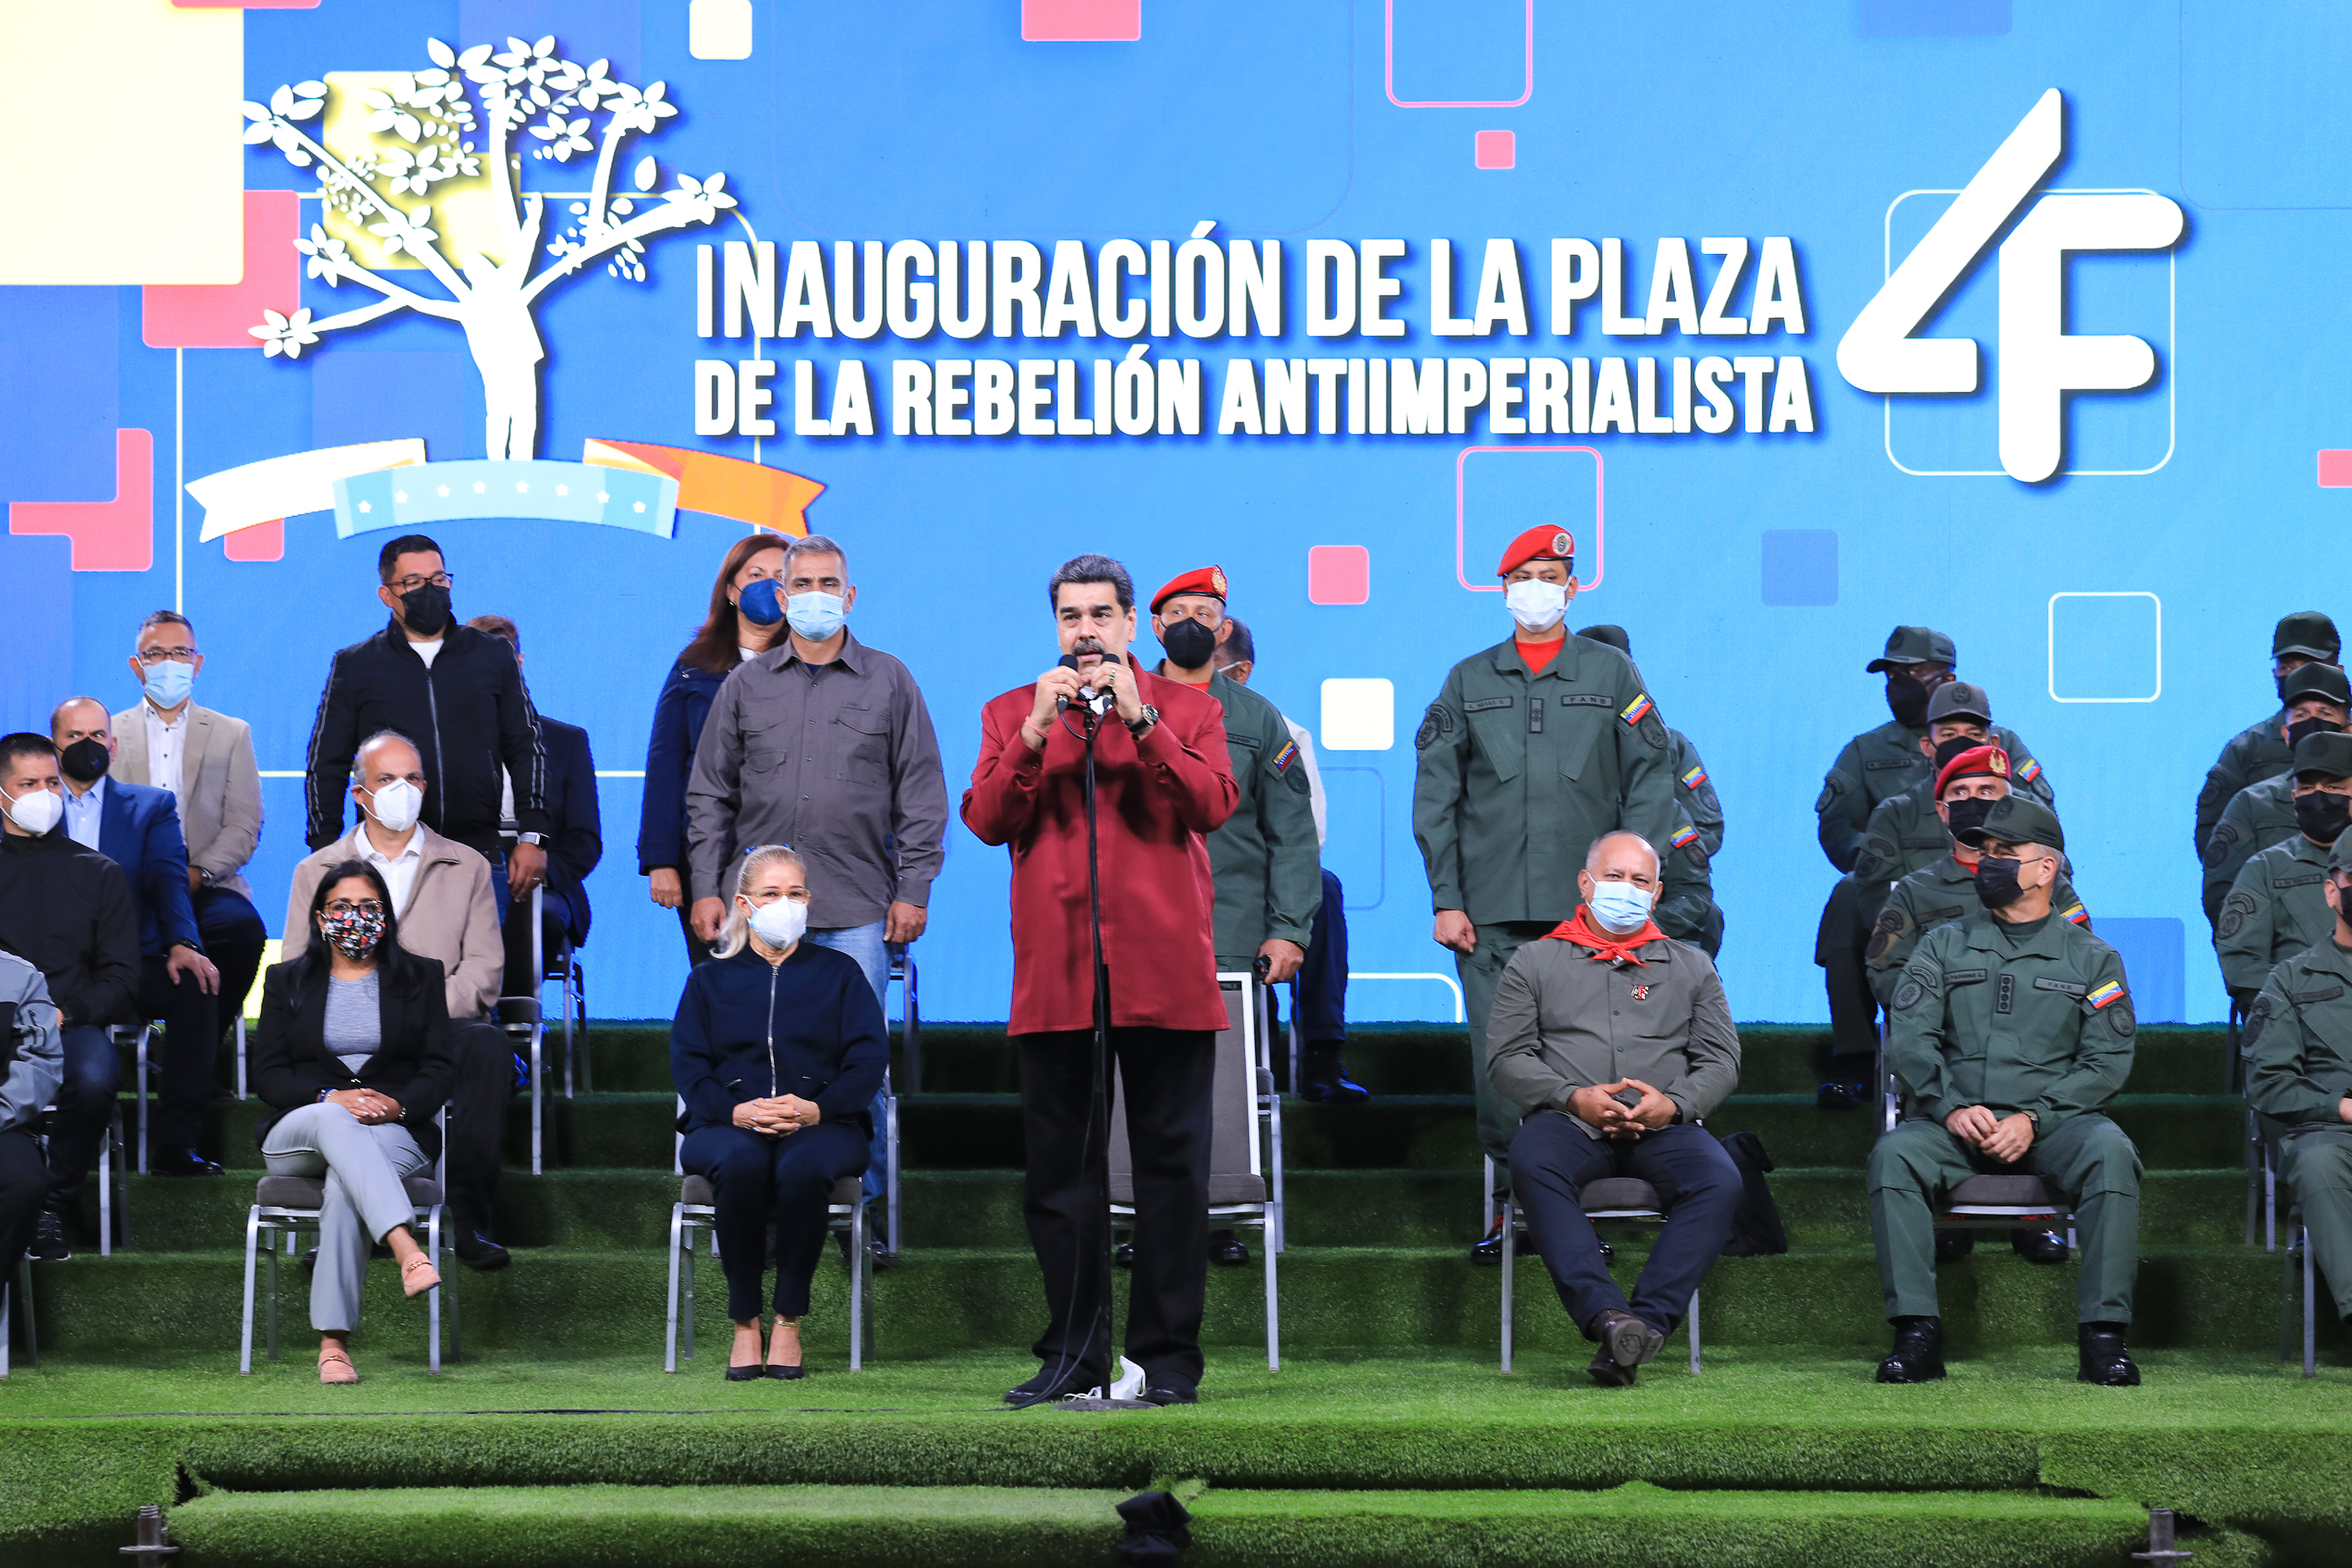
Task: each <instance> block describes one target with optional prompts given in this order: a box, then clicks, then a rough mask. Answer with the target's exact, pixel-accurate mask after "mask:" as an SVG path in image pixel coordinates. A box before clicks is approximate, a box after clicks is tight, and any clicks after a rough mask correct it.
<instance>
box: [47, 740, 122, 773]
mask: <svg viewBox="0 0 2352 1568" xmlns="http://www.w3.org/2000/svg"><path fill="white" fill-rule="evenodd" d="M113 765H114V753H113V752H110V751H108V750H107V749H106V742H103V741H101V740H100V739H98V738H97V737H96V736H94V735H93V736H90V737H89V738H87V739H84V740H79V741H76V742H74V743H73V744H72V745H70V746H68V747H67V748H66V749H65V750H64V751H62V752H58V766H59V767H61V768H63V769H65V771H66V777H68V778H69V779H71V780H73V781H74V783H76V784H96V783H97V782H98V781H99V780H100V779H102V778H104V777H105V776H106V770H107V769H109V768H110V767H112V766H113Z"/></svg>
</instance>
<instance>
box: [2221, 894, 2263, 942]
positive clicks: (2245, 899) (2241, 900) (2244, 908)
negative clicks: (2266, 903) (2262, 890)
mask: <svg viewBox="0 0 2352 1568" xmlns="http://www.w3.org/2000/svg"><path fill="white" fill-rule="evenodd" d="M2261 908H2262V905H2261V904H2259V903H2257V902H2256V901H2255V900H2254V896H2253V894H2252V893H2249V892H2247V891H2246V890H2245V889H2242V888H2241V889H2237V890H2236V891H2234V892H2232V893H2231V895H2230V896H2229V897H2228V898H2227V899H2225V900H2222V901H2221V923H2220V924H2219V925H2217V926H2215V927H2214V928H2213V934H2214V935H2215V936H2216V937H2218V938H2220V939H2221V940H2222V941H2223V942H2227V941H2229V940H2230V938H2231V937H2233V936H2235V935H2237V934H2238V933H2239V932H2240V931H2243V930H2244V929H2245V927H2246V917H2247V916H2248V915H2251V914H2252V913H2254V912H2255V911H2256V910H2259V909H2261Z"/></svg>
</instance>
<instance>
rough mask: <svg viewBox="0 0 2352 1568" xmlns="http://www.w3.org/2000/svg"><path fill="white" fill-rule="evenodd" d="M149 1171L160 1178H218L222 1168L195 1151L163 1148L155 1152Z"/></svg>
mask: <svg viewBox="0 0 2352 1568" xmlns="http://www.w3.org/2000/svg"><path fill="white" fill-rule="evenodd" d="M148 1169H149V1170H150V1171H151V1172H152V1173H153V1174H155V1175H158V1176H217V1175H219V1174H220V1173H221V1168H220V1166H219V1165H218V1164H216V1163H214V1162H212V1161H210V1160H207V1159H205V1157H204V1156H203V1155H202V1154H199V1153H197V1152H195V1151H194V1149H177V1148H168V1147H167V1148H163V1149H159V1150H157V1151H156V1152H155V1158H154V1159H153V1160H152V1162H151V1163H149V1166H148Z"/></svg>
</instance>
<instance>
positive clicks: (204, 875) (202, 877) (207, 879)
mask: <svg viewBox="0 0 2352 1568" xmlns="http://www.w3.org/2000/svg"><path fill="white" fill-rule="evenodd" d="M196 880H197V881H199V882H202V883H203V884H204V885H205V887H207V888H209V887H211V886H212V885H213V881H214V878H213V874H212V873H211V872H210V871H207V870H205V868H203V867H202V866H199V867H197V868H196Z"/></svg>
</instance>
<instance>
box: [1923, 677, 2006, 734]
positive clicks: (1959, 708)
mask: <svg viewBox="0 0 2352 1568" xmlns="http://www.w3.org/2000/svg"><path fill="white" fill-rule="evenodd" d="M1947 719H1980V720H1982V721H1984V722H1986V723H1987V724H1990V723H1991V722H1992V699H1991V698H1990V697H1987V696H1986V695H1985V689H1984V688H1983V687H1981V686H1970V685H1969V683H1968V682H1967V681H1965V680H1948V681H1946V682H1944V684H1943V685H1941V686H1938V687H1937V688H1936V690H1935V694H1934V695H1933V696H1931V697H1929V698H1928V699H1927V722H1928V723H1930V724H1940V723H1942V722H1943V721H1946V720H1947Z"/></svg>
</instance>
